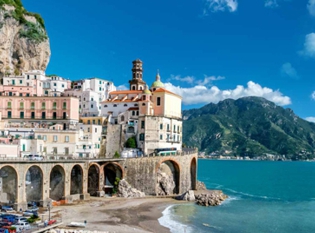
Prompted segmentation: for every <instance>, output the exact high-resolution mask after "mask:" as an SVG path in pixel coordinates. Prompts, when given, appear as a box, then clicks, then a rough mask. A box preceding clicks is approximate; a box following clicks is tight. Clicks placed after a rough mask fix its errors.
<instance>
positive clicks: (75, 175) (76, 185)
mask: <svg viewBox="0 0 315 233" xmlns="http://www.w3.org/2000/svg"><path fill="white" fill-rule="evenodd" d="M70 179H71V183H70V195H73V194H82V193H83V168H82V167H81V165H79V164H76V165H74V166H73V167H72V169H71V174H70Z"/></svg>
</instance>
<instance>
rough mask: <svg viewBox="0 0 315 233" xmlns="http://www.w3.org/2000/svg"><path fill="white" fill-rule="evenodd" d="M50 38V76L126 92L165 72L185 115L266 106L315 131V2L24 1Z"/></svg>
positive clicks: (249, 0) (48, 70)
mask: <svg viewBox="0 0 315 233" xmlns="http://www.w3.org/2000/svg"><path fill="white" fill-rule="evenodd" d="M22 2H23V4H24V7H25V8H26V10H28V11H31V12H36V13H40V14H41V15H42V17H43V18H44V20H45V25H46V29H47V32H48V36H49V38H50V45H51V52H52V55H51V58H50V63H49V65H48V68H47V70H46V74H57V75H59V76H62V77H64V78H69V79H71V80H78V79H83V78H91V77H98V78H102V79H106V80H111V81H113V82H114V84H115V86H116V87H118V89H125V88H126V87H127V88H128V80H130V79H131V68H132V61H133V60H135V59H137V58H139V59H141V60H142V61H143V68H144V73H143V79H144V80H145V81H146V83H147V84H148V85H149V86H151V84H152V82H153V81H154V80H155V76H156V73H157V70H159V73H160V76H161V81H162V82H163V83H164V84H165V87H166V88H167V89H169V90H171V91H173V92H175V93H177V94H180V95H181V96H182V97H183V109H190V108H198V107H201V106H203V105H205V104H208V103H210V102H213V103H218V102H219V101H222V100H224V99H226V98H232V99H238V98H240V97H244V96H261V97H264V98H266V99H268V100H270V101H273V102H274V103H276V104H277V105H279V106H282V107H284V108H291V109H293V111H294V112H295V113H296V114H297V115H298V116H300V117H302V118H304V119H307V120H309V121H313V122H315V82H314V80H315V79H314V74H315V0H254V1H253V0H159V1H148V0H138V1H130V0H120V1H110V0H90V1H78V0H45V1H36V0H22Z"/></svg>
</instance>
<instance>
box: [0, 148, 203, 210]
mask: <svg viewBox="0 0 315 233" xmlns="http://www.w3.org/2000/svg"><path fill="white" fill-rule="evenodd" d="M161 172H162V173H164V174H167V175H168V176H171V177H173V180H174V183H175V187H174V190H172V193H173V194H175V193H176V194H179V193H183V192H185V191H187V190H189V189H195V186H196V179H197V174H196V172H197V153H190V154H185V155H176V156H165V157H142V158H128V159H93V160H80V159H77V160H44V161H28V160H1V161H0V202H2V203H14V207H15V208H16V209H20V208H22V209H23V210H24V209H26V207H27V203H28V202H37V203H40V205H43V206H46V205H47V204H48V203H50V202H51V201H53V202H54V203H62V202H67V203H71V202H72V201H74V200H79V199H81V200H82V199H83V200H86V199H89V197H90V195H93V196H96V195H98V194H99V193H100V192H103V191H104V192H105V193H110V192H111V191H112V188H113V185H114V183H115V180H116V178H117V177H118V178H120V179H122V178H124V179H126V180H127V181H128V182H129V183H130V184H131V186H133V187H134V188H136V189H138V190H141V191H143V192H145V193H146V194H147V195H158V194H159V193H160V191H161V187H160V186H159V174H160V173H161Z"/></svg>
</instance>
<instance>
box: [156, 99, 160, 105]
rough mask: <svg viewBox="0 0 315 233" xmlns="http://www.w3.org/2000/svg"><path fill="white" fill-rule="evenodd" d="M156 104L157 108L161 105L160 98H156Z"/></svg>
mask: <svg viewBox="0 0 315 233" xmlns="http://www.w3.org/2000/svg"><path fill="white" fill-rule="evenodd" d="M156 104H157V106H160V105H161V97H157V99H156Z"/></svg>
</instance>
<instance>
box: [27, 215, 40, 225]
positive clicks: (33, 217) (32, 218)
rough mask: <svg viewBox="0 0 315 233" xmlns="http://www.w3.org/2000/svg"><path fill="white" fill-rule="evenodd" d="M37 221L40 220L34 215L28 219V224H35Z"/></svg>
mask: <svg viewBox="0 0 315 233" xmlns="http://www.w3.org/2000/svg"><path fill="white" fill-rule="evenodd" d="M37 220H40V218H39V217H38V216H35V215H32V216H31V217H30V218H28V219H27V222H28V223H34V222H36V221H37Z"/></svg>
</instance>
